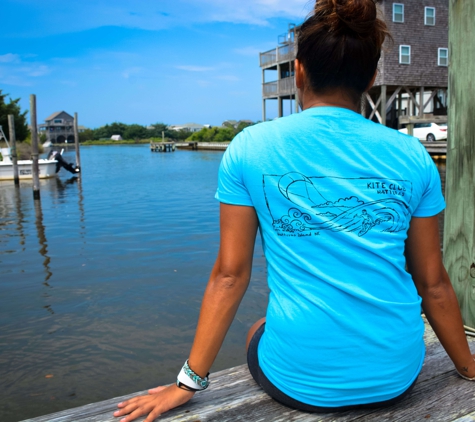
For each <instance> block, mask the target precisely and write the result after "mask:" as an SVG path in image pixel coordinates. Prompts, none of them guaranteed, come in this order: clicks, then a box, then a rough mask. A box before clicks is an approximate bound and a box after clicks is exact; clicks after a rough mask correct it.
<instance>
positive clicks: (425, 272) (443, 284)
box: [406, 216, 475, 378]
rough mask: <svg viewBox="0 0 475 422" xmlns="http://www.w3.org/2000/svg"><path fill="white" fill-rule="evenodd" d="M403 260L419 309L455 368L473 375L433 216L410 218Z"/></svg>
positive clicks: (436, 223) (474, 374)
mask: <svg viewBox="0 0 475 422" xmlns="http://www.w3.org/2000/svg"><path fill="white" fill-rule="evenodd" d="M406 260H407V266H408V270H409V272H410V273H411V275H412V278H413V280H414V283H415V285H416V288H417V291H418V293H419V296H420V297H421V298H422V308H423V309H424V313H425V315H426V317H427V320H428V321H429V323H430V325H431V327H432V328H433V330H434V332H435V334H436V335H437V337H438V339H439V340H440V343H441V344H442V346H443V347H444V349H445V351H446V352H447V354H448V355H449V357H450V359H452V362H453V363H454V365H455V367H456V369H457V371H458V372H459V373H460V374H461V375H464V376H466V377H468V378H473V377H475V361H474V358H473V357H472V354H471V352H470V349H469V347H468V343H467V338H466V336H465V330H464V328H463V322H462V316H461V314H460V308H459V304H458V301H457V297H456V296H455V292H454V289H453V287H452V284H451V282H450V279H449V276H448V274H447V271H446V270H445V268H444V265H443V263H442V254H441V251H440V240H439V223H438V218H437V216H434V217H428V218H419V217H413V218H412V220H411V227H410V229H409V231H408V234H407V240H406Z"/></svg>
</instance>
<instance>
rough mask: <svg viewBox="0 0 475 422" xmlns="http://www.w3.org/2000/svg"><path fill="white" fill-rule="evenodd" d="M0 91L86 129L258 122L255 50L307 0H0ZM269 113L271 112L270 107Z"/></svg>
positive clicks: (271, 43) (298, 17)
mask: <svg viewBox="0 0 475 422" xmlns="http://www.w3.org/2000/svg"><path fill="white" fill-rule="evenodd" d="M1 2H2V7H1V9H2V28H1V30H0V89H1V90H2V91H3V92H4V93H8V94H10V96H11V97H12V98H18V97H21V105H22V107H23V108H25V109H26V108H28V97H29V95H30V94H36V95H37V104H38V120H39V121H43V120H44V118H46V117H47V116H48V115H50V114H51V113H53V112H55V111H60V110H65V111H67V112H69V113H71V114H72V113H74V112H78V114H79V120H80V124H82V125H85V126H87V127H91V128H95V127H99V126H101V125H104V124H106V123H111V122H113V121H122V122H125V123H139V124H146V125H148V124H151V123H155V122H164V123H167V124H182V123H186V122H197V123H203V124H206V123H208V124H212V125H219V124H221V123H222V122H223V121H224V120H226V119H237V120H238V119H251V120H260V119H261V107H262V106H261V71H260V68H259V60H258V57H259V56H258V53H259V52H262V51H266V50H269V49H271V48H274V47H275V46H276V44H277V37H278V35H279V34H282V33H285V32H286V30H287V25H288V24H289V23H300V22H301V21H302V20H303V19H304V17H305V16H306V15H307V14H308V12H309V10H310V9H311V7H312V4H313V2H310V3H309V2H308V1H307V0H232V1H225V0H200V1H197V0H133V1H132V0H114V1H113V0H80V1H76V2H65V1H64V0H62V1H59V0H43V1H41V2H40V1H38V0H1ZM269 112H270V115H269V116H268V117H274V116H272V109H269Z"/></svg>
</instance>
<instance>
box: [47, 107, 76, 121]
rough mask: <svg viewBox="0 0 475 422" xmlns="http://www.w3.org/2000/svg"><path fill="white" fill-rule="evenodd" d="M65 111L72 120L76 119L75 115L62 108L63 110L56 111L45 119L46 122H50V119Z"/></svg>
mask: <svg viewBox="0 0 475 422" xmlns="http://www.w3.org/2000/svg"><path fill="white" fill-rule="evenodd" d="M63 113H64V114H66V115H67V117H70V118H71V120H74V117H73V116H71V115H70V114H69V113H66V112H65V111H64V110H62V111H56V112H54V113H53V114H52V115H51V116H49V117H47V118H46V119H45V122H49V121H50V120H53V119H56V117H58V116H59V115H60V114H63Z"/></svg>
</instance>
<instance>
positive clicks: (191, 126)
mask: <svg viewBox="0 0 475 422" xmlns="http://www.w3.org/2000/svg"><path fill="white" fill-rule="evenodd" d="M204 127H208V128H209V127H210V125H200V124H199V123H185V124H184V125H172V126H169V129H170V130H176V131H177V132H179V131H180V130H186V131H188V132H192V133H193V132H199V131H200V130H201V129H203V128H204Z"/></svg>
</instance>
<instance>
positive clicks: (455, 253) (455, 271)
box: [444, 0, 475, 327]
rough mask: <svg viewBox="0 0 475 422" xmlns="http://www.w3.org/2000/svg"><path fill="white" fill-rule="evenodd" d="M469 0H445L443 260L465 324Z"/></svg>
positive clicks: (473, 156) (470, 252)
mask: <svg viewBox="0 0 475 422" xmlns="http://www.w3.org/2000/svg"><path fill="white" fill-rule="evenodd" d="M474 26H475V2H473V1H458V0H450V23H449V52H450V66H449V95H450V101H449V107H450V109H449V130H448V136H449V139H448V151H447V180H446V188H445V189H446V191H445V192H446V195H445V196H446V200H447V209H446V211H445V233H444V251H445V253H444V263H445V267H446V268H447V271H448V273H449V275H450V278H451V280H452V284H453V286H454V289H455V292H456V294H457V298H458V301H459V304H460V308H461V311H462V316H463V318H464V321H465V324H466V325H469V326H471V327H475V301H474V299H475V189H474V181H475V119H474V116H475V96H474V95H473V89H471V88H470V87H473V75H475V37H473V35H472V34H473V28H474Z"/></svg>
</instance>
